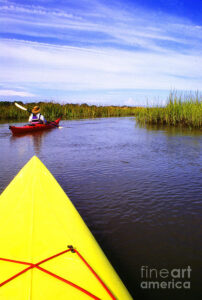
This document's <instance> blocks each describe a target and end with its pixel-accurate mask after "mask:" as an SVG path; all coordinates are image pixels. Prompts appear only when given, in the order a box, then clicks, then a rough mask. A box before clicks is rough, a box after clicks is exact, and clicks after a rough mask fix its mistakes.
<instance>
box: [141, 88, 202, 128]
mask: <svg viewBox="0 0 202 300" xmlns="http://www.w3.org/2000/svg"><path fill="white" fill-rule="evenodd" d="M137 121H138V122H139V123H140V124H146V123H147V124H159V125H164V124H165V125H171V126H183V127H189V128H201V127H202V101H201V99H200V97H199V96H198V94H197V93H196V95H195V96H193V95H187V96H184V97H178V96H177V95H176V94H175V93H170V96H169V101H168V103H167V105H166V106H165V107H147V108H143V109H142V110H140V111H139V112H138V115H137Z"/></svg>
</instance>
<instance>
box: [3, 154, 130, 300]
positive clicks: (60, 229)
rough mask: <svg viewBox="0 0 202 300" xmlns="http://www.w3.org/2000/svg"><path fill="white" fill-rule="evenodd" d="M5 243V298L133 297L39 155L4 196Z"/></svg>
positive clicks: (108, 299)
mask: <svg viewBox="0 0 202 300" xmlns="http://www.w3.org/2000/svg"><path fill="white" fill-rule="evenodd" d="M0 241H1V247H0V299H2V300H67V299H71V300H74V299H75V300H88V299H89V300H90V299H102V300H111V299H120V300H131V299H132V297H131V296H130V294H129V293H128V291H127V289H126V288H125V286H124V285H123V283H122V282H121V280H120V278H119V277H118V275H117V274H116V272H115V271H114V269H113V267H112V266H111V264H110V263H109V261H108V260H107V258H106V256H105V255H104V253H103V251H102V250H101V248H100V247H99V245H98V244H97V242H96V240H95V239H94V237H93V236H92V234H91V233H90V231H89V229H88V228H87V226H86V225H85V223H84V221H83V220H82V218H81V216H80V215H79V213H78V212H77V210H76V209H75V207H74V206H73V204H72V202H71V201H70V199H69V198H68V197H67V195H66V194H65V193H64V191H63V190H62V188H61V187H60V185H59V184H58V183H57V181H56V180H55V179H54V177H53V176H52V175H51V173H50V172H49V171H48V169H47V168H46V167H45V166H44V165H43V164H42V162H41V161H40V160H39V159H38V158H37V157H36V156H34V157H33V158H32V159H31V160H30V161H29V162H28V163H27V164H26V165H25V166H24V167H23V168H22V170H21V171H20V172H19V173H18V175H17V176H16V177H15V178H14V179H13V181H12V182H11V183H10V184H9V186H8V187H7V188H6V189H5V191H4V192H3V193H2V195H1V196H0Z"/></svg>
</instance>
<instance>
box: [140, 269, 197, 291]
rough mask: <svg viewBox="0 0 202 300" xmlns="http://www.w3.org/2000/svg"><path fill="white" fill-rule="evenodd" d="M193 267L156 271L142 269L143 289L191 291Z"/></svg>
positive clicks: (141, 284) (141, 285)
mask: <svg viewBox="0 0 202 300" xmlns="http://www.w3.org/2000/svg"><path fill="white" fill-rule="evenodd" d="M191 271H192V270H191V267H190V266H188V267H186V268H175V269H171V270H168V269H160V270H158V269H156V268H150V267H148V266H142V267H141V270H140V272H141V283H140V287H141V288H142V289H190V288H191V281H190V278H191Z"/></svg>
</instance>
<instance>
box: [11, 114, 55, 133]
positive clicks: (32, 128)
mask: <svg viewBox="0 0 202 300" xmlns="http://www.w3.org/2000/svg"><path fill="white" fill-rule="evenodd" d="M60 119H61V118H59V119H57V120H55V121H53V122H50V123H48V124H28V125H24V126H21V127H17V126H10V127H9V129H10V130H11V131H12V134H26V133H30V132H37V131H42V130H48V129H53V128H57V127H58V126H59V122H60Z"/></svg>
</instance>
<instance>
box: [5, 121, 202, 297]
mask: <svg viewBox="0 0 202 300" xmlns="http://www.w3.org/2000/svg"><path fill="white" fill-rule="evenodd" d="M61 126H62V127H63V128H62V129H54V130H52V131H49V132H42V133H38V134H35V135H26V136H22V137H13V136H12V135H11V133H10V132H9V130H8V124H1V125H0V170H1V172H0V191H1V192H2V191H3V190H4V188H5V187H6V186H7V185H8V184H9V182H10V181H11V180H12V178H13V177H14V175H16V174H17V173H18V171H19V170H20V169H21V168H22V166H23V165H24V164H25V163H26V162H27V161H28V160H29V159H30V158H31V157H32V156H33V155H34V154H36V155H37V156H38V157H39V158H40V159H41V160H42V162H43V163H44V164H45V165H46V166H47V167H48V168H49V170H50V171H51V172H52V174H53V175H54V176H55V177H56V179H57V180H58V182H59V183H60V185H61V186H62V187H63V189H64V190H65V192H66V193H67V194H68V196H69V197H70V199H71V200H72V202H73V203H74V205H75V206H76V208H77V209H78V211H79V213H80V214H81V216H82V217H83V219H84V220H85V222H86V224H87V225H88V227H89V228H90V230H91V231H92V233H93V234H94V236H95V238H96V239H97V241H98V242H99V244H100V245H101V247H102V249H103V250H104V252H105V253H106V255H107V257H108V258H109V260H110V261H111V263H112V265H113V266H114V268H115V269H116V271H117V272H118V274H119V275H120V277H121V279H122V280H123V282H124V284H125V285H126V286H127V288H128V289H129V291H130V293H131V295H132V296H133V297H134V298H135V299H152V300H153V299H164V300H165V299H168V300H170V299H183V300H185V299H187V300H190V299H202V298H201V296H200V295H202V285H201V278H202V273H201V269H202V222H201V220H202V205H201V204H202V188H201V183H202V135H200V133H199V132H192V133H191V132H190V131H189V130H185V131H182V130H179V129H175V128H172V129H168V128H161V129H157V128H155V127H150V128H145V127H143V128H140V127H138V126H136V124H135V120H134V118H103V119H93V120H92V119H91V120H86V119H85V120H70V121H62V122H61ZM141 266H148V268H155V269H157V270H160V269H162V268H163V269H167V270H168V271H172V269H176V268H187V267H188V266H190V267H191V269H192V271H191V278H190V279H189V280H191V289H185V288H183V289H177V288H175V289H172V288H170V289H157V288H156V289H147V290H146V289H142V288H141V287H140V284H141V282H142V281H144V280H145V279H142V278H141V272H140V271H141ZM175 274H176V273H175ZM169 278H170V277H169ZM152 280H153V281H155V280H156V278H155V277H152ZM166 280H167V281H168V278H167V279H166ZM179 280H181V281H183V282H184V281H186V280H185V279H179ZM120 300H124V299H120Z"/></svg>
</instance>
